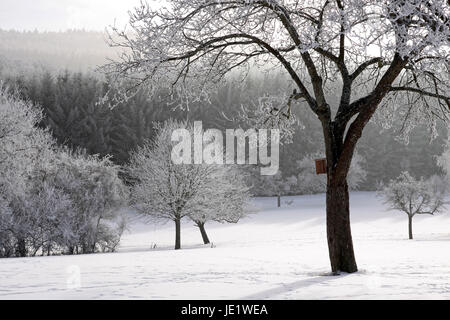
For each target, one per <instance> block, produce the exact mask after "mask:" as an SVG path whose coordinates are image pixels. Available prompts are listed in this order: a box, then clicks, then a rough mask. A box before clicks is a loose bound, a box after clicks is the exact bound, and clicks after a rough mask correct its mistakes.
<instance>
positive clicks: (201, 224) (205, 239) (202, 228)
mask: <svg viewBox="0 0 450 320" xmlns="http://www.w3.org/2000/svg"><path fill="white" fill-rule="evenodd" d="M197 226H198V228H199V229H200V233H201V234H202V239H203V243H204V244H208V243H210V242H209V238H208V234H207V233H206V230H205V223H204V222H197Z"/></svg>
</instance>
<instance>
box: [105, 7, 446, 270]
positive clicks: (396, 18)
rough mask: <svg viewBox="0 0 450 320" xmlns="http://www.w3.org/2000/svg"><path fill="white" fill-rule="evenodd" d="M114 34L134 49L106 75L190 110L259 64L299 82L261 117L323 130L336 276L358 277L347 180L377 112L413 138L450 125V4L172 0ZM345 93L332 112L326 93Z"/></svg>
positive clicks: (143, 10) (145, 10)
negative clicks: (422, 124)
mask: <svg viewBox="0 0 450 320" xmlns="http://www.w3.org/2000/svg"><path fill="white" fill-rule="evenodd" d="M113 31H116V34H115V35H114V36H112V37H111V41H112V44H113V45H114V44H115V45H117V46H120V47H122V48H127V49H130V50H128V51H126V52H125V53H124V54H123V55H122V56H121V59H120V60H119V61H117V62H116V63H112V64H110V65H109V66H106V68H105V69H106V71H107V72H110V73H111V74H113V75H117V76H118V77H119V78H120V77H122V78H129V79H134V80H135V81H136V82H135V86H136V87H138V86H140V85H151V86H155V87H157V86H166V87H174V88H177V89H180V90H182V91H181V93H182V94H180V95H179V97H182V98H183V99H184V101H186V100H187V98H189V97H195V98H198V97H199V96H200V97H201V96H204V94H205V93H207V91H208V89H209V88H211V87H212V86H214V84H216V83H218V82H220V81H221V80H222V79H223V77H224V76H225V75H226V74H228V73H229V72H230V71H231V70H234V69H236V68H239V67H248V66H249V65H251V64H253V62H256V63H255V64H253V65H257V64H258V62H259V63H264V65H266V66H269V68H270V66H272V65H273V66H280V67H281V68H283V69H284V70H285V71H286V73H287V74H289V76H290V78H291V79H292V83H293V85H294V87H295V89H294V90H292V88H285V89H286V92H285V96H286V98H287V103H286V105H284V106H283V105H280V103H277V102H274V103H269V104H268V105H269V106H272V107H271V108H269V109H270V110H267V108H264V110H265V111H267V112H265V113H261V115H266V116H267V117H268V119H270V118H272V119H273V118H275V123H279V122H280V121H278V120H281V119H285V118H290V115H291V112H290V111H291V107H293V102H294V101H296V102H298V103H301V104H305V105H306V106H307V107H309V109H310V110H311V111H312V112H313V113H314V114H315V115H316V116H317V118H318V120H319V121H320V124H321V126H322V128H323V137H324V150H325V152H324V153H325V155H326V158H327V198H326V204H327V205H326V207H327V209H326V210H327V238H328V247H329V256H330V262H331V269H332V271H333V272H335V273H336V272H339V271H345V272H355V271H357V265H356V260H355V257H354V252H353V242H352V236H351V228H350V214H349V207H350V206H349V193H348V182H347V176H348V174H349V170H350V164H351V162H352V158H353V155H354V152H355V148H356V145H357V142H358V140H359V139H360V137H361V136H362V133H363V130H364V128H365V127H366V125H367V123H368V122H369V121H370V120H371V118H372V117H373V116H374V114H375V112H376V111H377V110H378V109H380V107H381V106H384V108H383V109H384V110H385V112H386V114H388V116H387V117H386V118H385V120H384V123H385V124H389V123H399V122H400V123H402V126H403V127H404V128H405V130H404V131H405V132H408V128H409V127H410V126H411V125H413V124H414V122H415V121H416V120H426V121H428V123H429V124H430V125H431V127H433V126H434V123H435V120H434V119H435V117H434V116H437V117H440V118H445V119H447V118H448V114H449V109H450V97H449V95H448V92H450V90H449V86H450V81H449V74H450V73H449V63H448V61H449V51H450V9H449V5H448V1H447V0H436V1H428V0H389V1H377V2H375V1H372V0H334V1H330V0H311V1H299V0H232V1H230V0H216V1H204V0H169V1H167V2H166V6H165V7H164V8H162V9H153V8H151V7H150V6H149V5H147V4H145V3H142V5H141V6H139V7H137V8H136V9H135V10H134V12H132V13H131V14H130V28H127V29H126V31H123V32H122V31H120V30H117V29H114V30H113ZM113 39H114V40H113ZM336 87H338V88H340V97H338V99H337V100H338V103H336V105H334V106H332V105H331V100H330V98H329V95H328V93H330V92H331V91H333V90H334V89H335V88H336ZM330 88H331V89H330ZM129 89H132V88H129ZM125 91H128V92H129V91H130V90H125ZM266 100H270V101H272V102H273V101H276V99H266ZM278 101H279V99H278ZM266 105H267V104H266ZM263 106H264V104H263ZM302 110H304V109H302ZM418 113H422V116H417V115H418ZM263 122H265V120H263ZM272 123H273V122H272Z"/></svg>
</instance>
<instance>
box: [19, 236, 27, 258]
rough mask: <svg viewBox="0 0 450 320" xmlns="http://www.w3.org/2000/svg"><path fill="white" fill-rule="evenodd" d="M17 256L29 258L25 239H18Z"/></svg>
mask: <svg viewBox="0 0 450 320" xmlns="http://www.w3.org/2000/svg"><path fill="white" fill-rule="evenodd" d="M17 255H18V256H19V257H26V256H27V245H26V243H25V239H17Z"/></svg>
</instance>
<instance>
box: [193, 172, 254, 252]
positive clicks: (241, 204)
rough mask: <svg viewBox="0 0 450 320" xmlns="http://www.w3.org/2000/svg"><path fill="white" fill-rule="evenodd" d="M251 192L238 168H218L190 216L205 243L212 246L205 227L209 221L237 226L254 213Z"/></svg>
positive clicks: (199, 195) (205, 183)
mask: <svg viewBox="0 0 450 320" xmlns="http://www.w3.org/2000/svg"><path fill="white" fill-rule="evenodd" d="M249 198H250V190H249V187H247V185H246V183H245V178H244V172H243V171H242V170H240V169H238V168H237V167H230V166H214V167H213V168H212V170H211V171H210V172H209V174H208V176H207V177H206V179H205V182H204V183H203V184H202V187H201V190H200V192H198V193H197V195H196V197H195V203H196V206H195V209H194V210H193V212H192V213H191V214H190V215H189V218H190V219H191V220H192V221H194V223H195V225H196V226H197V227H198V228H199V230H200V234H201V235H202V239H203V243H204V244H208V243H210V241H209V237H208V234H207V233H206V229H205V223H206V222H208V221H217V222H227V223H237V222H238V221H239V219H241V218H242V217H244V216H245V215H247V214H248V213H249V212H250V208H249V207H248V202H249Z"/></svg>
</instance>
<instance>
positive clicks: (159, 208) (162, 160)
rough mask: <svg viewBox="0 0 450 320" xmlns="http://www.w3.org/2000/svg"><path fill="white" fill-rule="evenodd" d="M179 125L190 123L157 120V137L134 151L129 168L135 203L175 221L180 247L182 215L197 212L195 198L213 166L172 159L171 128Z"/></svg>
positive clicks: (151, 213) (157, 216)
mask: <svg viewBox="0 0 450 320" xmlns="http://www.w3.org/2000/svg"><path fill="white" fill-rule="evenodd" d="M180 128H189V127H188V125H187V124H186V123H180V122H177V121H174V120H168V121H166V122H165V123H164V124H157V125H156V130H157V133H156V136H155V137H154V140H152V141H146V142H145V143H144V144H143V146H141V147H139V148H138V149H137V151H136V152H134V153H133V154H132V155H131V159H130V165H129V168H128V169H129V173H130V176H131V177H132V178H133V179H134V180H135V181H134V186H133V188H132V191H131V200H132V203H133V204H134V206H135V207H136V209H138V210H139V211H140V212H142V213H144V214H146V215H148V216H150V217H151V218H153V219H155V220H162V221H167V220H172V221H173V222H174V223H175V249H180V248H181V219H182V218H183V217H186V216H189V215H190V214H191V213H193V212H194V210H195V208H196V205H197V204H196V202H195V198H196V196H197V194H198V192H199V191H200V190H201V189H202V185H203V184H204V183H205V181H207V179H208V175H209V174H210V172H211V171H212V168H213V167H212V166H206V165H184V164H174V163H173V162H172V158H171V152H172V142H171V137H172V132H173V131H174V130H176V129H180ZM189 129H190V128H189Z"/></svg>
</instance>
